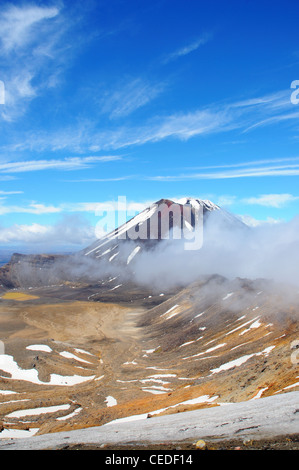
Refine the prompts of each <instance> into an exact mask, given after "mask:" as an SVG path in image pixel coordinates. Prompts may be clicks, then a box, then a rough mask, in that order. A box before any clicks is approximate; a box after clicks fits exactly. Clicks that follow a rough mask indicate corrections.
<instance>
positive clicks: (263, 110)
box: [0, 91, 299, 177]
mask: <svg viewBox="0 0 299 470" xmlns="http://www.w3.org/2000/svg"><path fill="white" fill-rule="evenodd" d="M137 102H138V99H137ZM137 102H136V103H135V104H134V106H133V104H128V107H126V105H125V103H124V107H123V108H122V107H121V106H120V107H119V108H116V109H118V111H117V113H120V115H122V114H123V113H124V114H126V113H130V112H133V109H136V106H138V105H137ZM141 102H142V100H141ZM292 106H293V105H292V104H291V103H290V97H289V91H282V92H277V93H273V94H269V95H265V96H261V97H257V98H252V99H247V100H243V101H230V102H222V103H212V104H211V105H208V106H205V107H202V108H199V109H195V110H192V111H189V112H187V111H181V112H176V113H172V114H168V115H155V116H154V117H152V118H149V119H147V120H146V121H144V123H143V124H142V125H138V124H137V125H136V124H134V125H128V124H124V125H121V126H120V125H114V124H113V125H108V126H107V125H106V126H97V123H96V122H92V121H83V122H80V123H79V124H76V125H74V126H68V127H66V128H60V129H55V130H54V131H52V132H46V131H40V132H36V133H32V132H30V133H27V135H24V136H23V138H22V140H21V141H19V142H16V141H14V143H13V144H10V145H6V146H3V147H2V148H0V150H2V152H4V151H8V152H22V151H25V150H31V151H38V152H40V151H45V150H47V151H57V150H68V151H72V152H77V153H83V152H98V151H109V150H118V149H122V148H125V147H129V146H137V145H138V146H140V145H144V144H147V143H155V142H160V141H163V140H166V139H178V140H181V141H188V140H190V139H192V138H195V137H198V136H206V135H212V134H217V133H218V134H219V133H227V132H231V131H235V132H239V133H242V132H244V131H245V130H246V131H247V132H249V131H250V130H251V131H252V132H253V131H254V129H255V128H256V127H258V126H259V125H260V123H261V122H263V125H269V126H270V125H275V124H276V123H279V122H281V121H285V122H286V123H287V122H289V121H290V109H293V108H292ZM108 109H109V110H111V113H112V112H113V111H112V107H111V108H107V111H108ZM291 114H292V113H291ZM293 117H294V116H292V122H293V121H294V119H293ZM298 117H299V115H298ZM268 170H269V171H270V169H269V168H268ZM274 170H275V169H273V171H274ZM236 173H239V172H236ZM244 173H245V172H244ZM232 176H233V173H232V172H231V177H232Z"/></svg>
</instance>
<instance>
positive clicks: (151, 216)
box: [82, 197, 246, 264]
mask: <svg viewBox="0 0 299 470" xmlns="http://www.w3.org/2000/svg"><path fill="white" fill-rule="evenodd" d="M210 217H214V218H217V221H218V222H221V223H222V224H226V225H229V226H230V227H232V228H233V229H234V228H236V229H237V228H240V227H242V228H243V227H246V226H245V225H244V224H243V223H242V222H241V221H240V220H239V219H238V218H237V217H235V216H234V215H232V214H230V213H228V212H227V211H225V210H223V209H222V208H221V207H219V206H217V205H216V204H214V203H213V202H211V201H209V200H202V199H195V198H190V197H185V198H182V199H178V200H175V201H172V200H170V199H160V200H159V201H157V202H155V203H153V204H151V205H150V206H149V207H148V208H146V209H145V210H143V211H142V212H140V213H139V214H137V215H136V216H135V217H133V218H132V219H130V220H128V221H127V222H126V223H124V224H122V225H121V226H120V227H118V228H116V229H115V230H113V231H112V232H110V233H109V234H107V235H105V236H104V237H102V238H101V239H99V240H97V241H95V242H94V243H93V244H92V245H90V246H89V247H87V248H86V249H85V250H83V252H82V253H83V254H84V255H85V256H87V257H89V256H91V257H93V258H99V259H106V260H107V261H108V262H109V263H111V262H119V261H120V259H121V257H122V256H121V252H123V251H125V253H126V255H125V256H126V260H127V261H126V262H127V263H128V264H129V263H130V262H131V260H132V259H133V258H134V257H135V255H136V254H137V253H138V252H140V251H141V250H142V249H146V250H148V249H152V248H153V247H155V246H156V245H157V242H161V241H163V240H169V239H184V238H188V239H190V236H191V235H192V233H193V234H194V235H196V234H197V233H198V231H200V230H203V227H204V225H205V224H206V222H207V220H208V219H209V218H210ZM186 235H187V236H186ZM128 242H131V243H128ZM128 245H129V246H130V250H128V249H126V248H124V247H126V246H128Z"/></svg>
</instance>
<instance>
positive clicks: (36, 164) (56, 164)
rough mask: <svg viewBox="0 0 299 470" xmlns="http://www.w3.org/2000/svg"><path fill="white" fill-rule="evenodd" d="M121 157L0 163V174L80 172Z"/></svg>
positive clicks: (108, 156) (105, 156)
mask: <svg viewBox="0 0 299 470" xmlns="http://www.w3.org/2000/svg"><path fill="white" fill-rule="evenodd" d="M121 159H122V157H120V156H116V155H104V156H88V157H69V158H64V159H60V160H58V159H51V160H28V161H23V162H20V161H18V162H8V163H0V173H24V172H29V171H45V170H64V171H67V170H82V169H85V168H90V167H91V166H92V165H94V164H96V163H104V162H111V161H117V160H121Z"/></svg>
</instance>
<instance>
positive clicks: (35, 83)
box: [0, 3, 70, 122]
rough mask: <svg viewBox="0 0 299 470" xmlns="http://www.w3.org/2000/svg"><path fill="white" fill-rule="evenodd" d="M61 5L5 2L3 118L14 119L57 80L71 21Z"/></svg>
mask: <svg viewBox="0 0 299 470" xmlns="http://www.w3.org/2000/svg"><path fill="white" fill-rule="evenodd" d="M62 9H63V8H62V6H61V5H60V4H57V6H55V5H53V6H51V7H47V6H40V5H34V4H26V3H21V4H19V5H18V4H17V5H16V4H15V5H14V4H12V3H6V4H4V5H3V6H2V9H1V12H0V59H1V63H2V72H1V79H2V80H3V82H4V83H5V105H4V106H2V109H1V115H0V116H1V117H2V119H3V120H4V121H8V122H11V121H15V120H16V119H17V118H19V117H20V116H22V115H23V114H24V113H25V112H26V110H27V107H28V104H29V103H30V102H31V101H32V100H33V99H34V98H36V97H37V96H39V95H40V94H41V93H42V92H43V91H44V90H46V89H48V88H51V87H52V86H53V85H54V84H56V83H57V77H58V75H59V73H60V72H61V69H64V68H65V67H66V64H67V63H68V57H67V55H66V51H67V50H69V45H68V43H67V40H65V39H64V40H63V38H64V35H65V33H66V31H67V30H68V28H69V24H70V21H65V18H63V14H62V12H61V11H62Z"/></svg>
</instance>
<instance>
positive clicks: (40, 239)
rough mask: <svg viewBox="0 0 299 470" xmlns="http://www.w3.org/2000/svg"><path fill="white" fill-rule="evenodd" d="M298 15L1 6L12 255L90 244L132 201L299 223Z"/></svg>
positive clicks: (3, 213)
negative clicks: (204, 203) (121, 202)
mask: <svg viewBox="0 0 299 470" xmlns="http://www.w3.org/2000/svg"><path fill="white" fill-rule="evenodd" d="M298 15H299V5H298V4H296V2H294V1H272V2H269V1H260V2H252V1H245V0H244V1H242V2H240V1H234V0H233V1H232V0H227V1H226V2H223V1H220V0H218V1H213V0H212V1H209V2H204V1H200V0H197V1H193V0H189V1H188V2H184V1H178V0H159V1H156V0H152V1H151V2H147V1H140V0H139V1H137V0H136V1H135V0H130V1H128V0H126V1H122V0H109V1H108V0H103V1H95V0H90V1H88V0H87V1H86V2H79V1H68V0H65V1H57V2H55V1H51V2H46V1H36V2H34V1H31V2H26V1H22V2H21V1H20V2H19V1H13V2H2V3H1V11H0V59H1V60H0V64H1V66H0V80H1V82H0V84H2V88H1V87H0V244H1V247H2V248H5V247H10V246H12V245H13V246H29V247H37V246H38V247H39V248H40V245H41V244H44V246H45V249H46V248H48V250H52V249H60V248H62V247H67V246H72V247H76V246H80V245H84V244H85V243H89V242H90V241H91V240H92V239H93V238H94V236H95V232H94V226H95V224H96V223H97V221H98V218H99V217H98V213H97V212H96V210H97V209H99V208H100V210H101V209H102V208H103V207H105V203H110V204H111V203H113V202H115V201H117V200H118V197H119V196H125V197H126V199H127V201H128V203H129V204H130V206H129V208H130V209H132V210H136V211H139V210H141V209H142V208H144V207H145V206H147V205H148V203H150V202H154V201H156V200H158V199H160V198H163V197H164V198H180V197H183V196H192V197H198V198H202V199H210V200H212V201H213V202H215V203H217V204H219V205H221V206H223V207H225V208H226V209H228V210H230V211H231V212H233V213H235V214H238V215H240V216H242V217H243V218H244V220H246V221H248V223H251V224H253V225H256V224H261V223H277V222H280V221H288V220H291V219H292V218H293V217H295V216H296V215H297V214H298V212H299V189H298V176H299V152H298V144H299V103H298V101H299V100H298V98H299V92H298V93H297V88H298V89H299V82H298V83H296V82H294V81H296V80H299V36H298ZM292 83H293V88H291V84H292ZM1 90H2V95H1ZM3 90H4V91H3ZM3 93H4V94H3ZM291 98H292V99H291ZM99 203H100V206H99V205H98V204H99Z"/></svg>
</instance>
